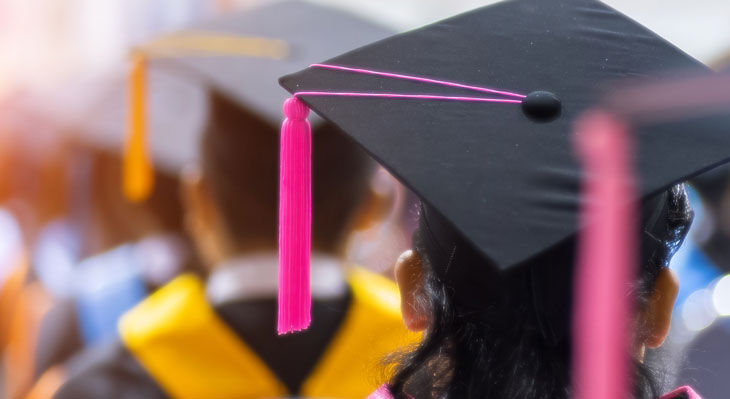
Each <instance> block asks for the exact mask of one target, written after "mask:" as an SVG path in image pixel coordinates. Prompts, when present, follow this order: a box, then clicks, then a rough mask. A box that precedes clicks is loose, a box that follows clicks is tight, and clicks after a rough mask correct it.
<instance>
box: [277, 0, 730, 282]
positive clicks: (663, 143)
mask: <svg viewBox="0 0 730 399" xmlns="http://www.w3.org/2000/svg"><path fill="white" fill-rule="evenodd" d="M323 64H326V65H324V66H322V65H313V66H311V67H309V68H307V69H304V70H302V71H301V72H297V73H294V74H291V75H288V76H285V77H283V78H281V79H280V83H281V84H282V86H283V87H285V88H286V89H287V90H289V91H290V92H292V93H295V94H296V93H301V94H297V95H296V96H297V98H298V99H299V100H301V101H302V102H303V103H305V104H306V105H307V106H308V107H310V108H311V109H312V110H313V111H314V112H316V113H317V114H319V115H320V116H322V117H324V118H325V119H327V120H329V121H331V122H332V123H334V124H335V125H337V126H338V127H339V128H341V130H343V131H344V132H345V133H346V134H348V135H349V136H351V137H352V138H353V139H354V140H356V141H357V142H358V143H360V144H361V145H362V146H363V147H364V148H365V149H366V150H367V151H369V153H370V154H371V155H372V156H373V157H374V158H376V159H377V160H378V161H379V162H380V163H381V164H383V165H384V166H385V167H386V168H388V169H389V170H390V171H391V172H392V173H393V174H394V175H395V176H396V177H397V178H398V179H400V180H401V181H402V182H403V183H404V184H406V185H407V186H408V187H410V188H411V189H412V190H413V191H414V192H415V193H416V194H418V195H419V196H420V198H421V199H422V200H423V201H424V203H425V204H426V205H427V206H429V207H430V208H432V209H435V210H437V212H438V213H440V214H441V215H442V216H443V217H444V218H445V219H446V220H447V221H448V222H450V224H452V225H453V227H454V228H456V230H457V231H458V232H460V233H461V234H462V235H463V236H464V237H466V238H467V239H468V240H469V241H471V243H472V244H473V245H474V246H475V247H476V248H477V249H478V250H479V251H480V253H481V254H482V255H483V256H485V257H486V258H488V259H489V260H491V261H492V262H493V263H494V264H495V265H496V266H497V267H498V268H499V269H509V268H511V267H513V266H515V265H519V264H521V263H523V262H525V261H527V260H529V259H531V258H534V257H536V256H539V255H540V254H542V253H545V252H546V251H548V250H549V249H551V248H553V247H555V246H556V245H558V244H559V243H561V242H564V241H565V240H567V239H569V238H570V237H573V236H574V235H575V234H576V232H577V231H578V230H579V228H580V227H579V226H578V224H579V222H578V210H579V205H580V202H581V195H580V186H581V184H580V183H581V180H582V172H581V168H580V165H579V162H578V159H577V158H576V155H575V153H574V146H573V144H572V134H573V130H574V129H573V124H574V122H575V120H576V118H578V116H579V115H581V114H582V113H583V112H584V111H586V110H587V109H589V108H592V107H594V106H597V105H600V103H601V99H602V98H603V96H604V95H605V94H607V93H608V94H609V95H610V94H611V93H612V92H613V91H614V90H616V85H615V84H614V82H615V81H617V80H621V79H626V78H652V77H657V76H662V75H666V74H667V71H673V70H683V71H706V67H705V66H704V65H702V64H701V63H700V62H698V61H696V60H694V59H693V58H691V57H690V56H688V55H687V54H685V53H684V52H682V51H681V50H679V49H678V48H676V47H675V46H673V45H672V44H670V43H668V42H667V41H665V40H664V39H662V38H661V37H659V36H657V35H656V34H654V33H653V32H651V31H649V30H648V29H646V28H645V27H643V26H641V25H640V24H638V23H637V22H635V21H633V20H631V19H630V18H628V17H626V16H625V15H623V14H621V13H620V12H618V11H616V10H614V9H612V8H610V7H609V6H607V5H605V4H603V3H601V2H599V1H594V0H556V1H539V0H513V1H505V2H502V3H498V4H495V5H491V6H487V7H483V8H479V9H476V10H474V11H471V12H467V13H465V14H462V15H458V16H456V17H453V18H450V19H446V20H443V21H440V22H437V23H435V24H432V25H429V26H426V27H423V28H421V29H417V30H414V31H411V32H407V33H404V34H400V35H396V36H393V37H390V38H388V39H385V40H382V41H379V42H376V43H374V44H371V45H368V46H365V47H362V48H359V49H357V50H354V51H351V52H348V53H346V54H344V55H341V56H338V57H335V58H333V59H330V60H328V61H325V62H323ZM332 66H334V67H332ZM341 67H345V68H344V69H343V68H341ZM428 79H430V80H428ZM465 86H470V87H465ZM472 86H474V87H472ZM475 87H476V88H475ZM480 88H481V89H480ZM484 89H490V90H493V91H490V90H484ZM503 92H507V93H506V94H505V93H503ZM308 93H309V94H308ZM333 93H334V94H333ZM384 93H385V94H384ZM429 96H433V97H431V98H428V97H429ZM388 97H390V98H388ZM465 97H468V98H465ZM475 98H482V99H483V98H493V99H503V100H509V101H507V102H492V101H490V100H477V99H475ZM652 126H653V127H652V128H649V127H647V128H646V129H644V130H642V131H641V132H640V134H638V135H637V137H636V143H635V148H634V155H633V162H634V165H635V167H636V170H637V173H638V180H639V181H638V183H639V187H638V191H639V193H640V196H641V198H647V197H650V196H652V195H653V194H656V193H659V192H662V191H664V190H665V189H666V188H668V187H670V186H671V185H674V184H676V183H678V182H680V181H683V180H686V179H687V178H689V177H691V176H693V175H695V174H697V173H699V172H700V171H702V170H705V169H708V168H710V167H712V166H714V165H716V164H719V163H721V162H725V161H727V159H728V156H729V155H730V151H728V148H730V147H729V146H728V145H730V136H727V135H722V136H718V135H716V134H714V133H716V132H714V133H707V134H705V133H698V134H696V133H695V132H694V131H693V130H692V129H691V126H692V124H691V123H690V124H685V125H683V126H681V127H672V128H671V129H670V128H668V126H660V125H657V124H654V125H652Z"/></svg>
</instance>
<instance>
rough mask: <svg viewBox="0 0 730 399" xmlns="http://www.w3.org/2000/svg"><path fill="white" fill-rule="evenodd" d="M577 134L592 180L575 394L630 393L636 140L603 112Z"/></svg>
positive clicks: (582, 255) (577, 308)
mask: <svg viewBox="0 0 730 399" xmlns="http://www.w3.org/2000/svg"><path fill="white" fill-rule="evenodd" d="M576 139H577V141H576V147H577V151H578V154H579V156H580V159H581V161H582V163H583V166H584V170H585V173H586V176H587V179H586V180H585V182H584V188H583V190H584V194H583V196H584V197H583V199H584V205H583V210H582V212H581V225H582V226H584V231H583V233H582V236H581V237H580V242H579V248H578V258H577V259H578V268H577V270H576V279H575V302H574V317H575V319H574V323H573V334H574V335H573V336H574V343H573V373H572V376H573V392H574V396H573V397H574V398H577V399H609V398H610V399H615V398H624V397H627V395H626V394H627V393H628V392H631V390H630V386H631V385H630V383H631V381H630V376H629V367H630V362H629V357H628V354H629V353H630V352H629V350H630V336H629V334H628V331H630V328H631V324H630V320H631V319H630V315H631V314H632V312H631V301H630V298H629V296H628V288H627V287H628V286H629V285H628V284H629V282H630V281H631V278H632V276H633V275H634V272H635V266H636V264H635V262H636V259H635V254H636V251H637V248H636V226H635V225H634V223H635V220H636V219H635V214H634V212H635V209H634V205H633V203H632V202H631V201H630V199H631V198H633V194H634V186H633V179H632V177H633V174H632V173H631V165H630V162H631V161H630V154H631V148H630V147H631V143H630V140H629V137H628V134H627V129H626V128H625V126H624V125H622V124H621V123H620V122H619V121H617V120H616V119H614V118H613V117H612V116H610V115H608V114H606V113H603V112H593V113H590V114H588V115H587V116H585V117H584V118H583V119H581V120H580V121H579V123H578V126H577V136H576ZM629 396H630V395H629Z"/></svg>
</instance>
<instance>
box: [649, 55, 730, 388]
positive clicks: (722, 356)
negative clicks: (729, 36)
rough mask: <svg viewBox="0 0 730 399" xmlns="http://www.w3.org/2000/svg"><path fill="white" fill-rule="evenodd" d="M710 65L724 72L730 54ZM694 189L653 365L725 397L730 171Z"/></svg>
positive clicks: (674, 379)
mask: <svg viewBox="0 0 730 399" xmlns="http://www.w3.org/2000/svg"><path fill="white" fill-rule="evenodd" d="M711 65H712V67H713V68H714V69H715V70H720V71H722V70H725V69H726V68H728V66H730V54H729V55H725V56H723V57H720V58H719V59H718V60H717V61H715V62H713V63H711ZM690 185H691V189H690V190H689V193H690V196H689V198H690V202H691V204H692V208H693V209H694V211H695V215H696V218H695V221H694V222H693V225H692V228H691V229H690V231H689V234H688V238H687V240H685V243H684V244H683V246H682V247H681V248H680V249H679V251H678V252H677V256H675V258H674V259H673V261H672V263H671V268H672V269H673V270H674V271H675V272H676V273H677V275H678V277H679V279H680V281H682V284H681V285H680V290H679V295H678V297H677V302H676V305H675V308H674V313H675V317H674V318H673V321H672V328H671V330H670V334H669V336H668V338H667V345H666V347H665V348H663V349H662V350H661V351H659V353H657V354H656V356H655V357H654V358H653V359H651V361H657V362H663V363H664V364H668V365H669V366H670V367H669V371H670V372H669V374H668V375H667V376H666V380H667V381H666V384H679V385H692V386H694V387H696V388H697V390H698V391H699V392H700V393H702V395H703V397H706V398H710V399H714V398H722V397H725V396H726V395H727V392H730V381H728V378H727V376H729V375H730V318H729V317H728V316H730V278H727V277H726V276H728V274H730V168H728V167H720V168H717V169H715V170H712V171H709V172H706V173H704V174H702V175H700V176H698V177H696V178H694V179H692V180H691V181H690ZM667 360H669V361H667Z"/></svg>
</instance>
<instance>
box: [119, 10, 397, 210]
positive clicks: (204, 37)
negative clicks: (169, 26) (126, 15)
mask: <svg viewBox="0 0 730 399" xmlns="http://www.w3.org/2000/svg"><path fill="white" fill-rule="evenodd" d="M391 33H392V32H391V31H388V30H387V29H385V28H383V27H381V26H378V25H376V24H374V23H371V22H369V21H366V20H364V19H361V18H358V17H355V16H353V15H350V14H348V13H345V12H342V11H338V10H334V9H331V8H327V7H323V6H318V5H314V4H309V3H305V2H294V1H284V2H277V3H274V4H270V5H267V6H262V7H258V8H254V9H250V10H245V11H242V12H237V13H232V14H228V15H224V16H221V17H218V18H215V19H212V20H208V21H204V22H202V23H198V24H194V25H191V26H189V27H187V28H186V29H184V30H181V31H178V32H173V33H171V34H168V35H164V36H161V37H157V38H155V39H153V40H150V41H149V42H147V43H144V44H142V45H140V46H138V47H137V48H135V49H134V50H133V52H132V60H133V63H132V69H131V73H130V81H129V83H130V87H129V89H130V90H129V93H128V94H125V91H123V90H119V91H118V92H117V94H118V98H116V99H114V100H113V101H115V104H116V106H115V107H113V109H115V110H117V111H116V112H118V114H119V115H115V117H114V120H119V116H123V115H126V116H127V118H128V120H129V121H128V123H120V124H119V125H118V127H117V128H116V129H115V131H118V130H120V129H121V130H122V131H123V132H124V131H126V133H127V142H126V143H127V144H126V145H127V149H126V151H127V154H128V156H127V157H126V158H125V162H128V164H127V166H125V170H126V171H127V172H125V173H127V174H128V175H130V176H131V178H129V179H127V180H135V179H138V180H141V181H140V182H137V183H135V182H132V183H131V185H130V187H131V188H130V189H129V190H126V189H125V191H127V192H128V196H129V197H130V199H133V200H142V199H144V198H145V197H146V195H147V193H148V192H149V190H150V184H151V183H150V181H149V179H148V177H146V174H147V172H145V169H147V168H148V167H147V166H146V165H145V163H147V162H148V161H146V160H145V158H146V157H149V155H146V154H145V153H146V152H147V151H148V149H147V148H146V145H145V141H146V140H147V138H148V137H149V140H150V143H151V144H152V148H151V157H150V158H152V159H153V160H154V161H155V162H158V158H159V157H158V153H159V154H161V155H162V160H163V162H167V161H172V162H174V163H175V164H180V163H184V161H190V160H194V159H196V156H195V155H196V154H197V148H198V141H199V138H200V135H201V132H202V130H203V127H204V125H205V122H206V120H207V118H208V117H209V108H210V106H209V104H207V103H206V101H208V100H209V97H208V94H209V93H211V92H215V93H217V94H222V95H223V96H225V97H226V98H227V99H230V100H233V102H234V103H235V104H237V105H239V106H240V108H241V110H242V111H245V112H249V113H250V114H252V115H255V116H257V117H259V118H261V119H262V120H263V121H264V122H268V123H270V124H271V126H272V127H275V126H278V124H279V121H280V119H281V102H282V100H283V99H284V98H285V97H286V92H285V91H284V90H282V89H281V88H280V87H279V86H278V85H277V84H276V79H277V78H278V77H279V76H281V75H282V74H284V73H286V72H288V71H291V70H296V69H299V68H303V67H306V66H307V65H309V64H311V63H312V62H315V61H317V60H320V59H322V58H325V57H330V56H332V55H335V54H338V53H340V52H343V51H346V50H348V49H350V48H352V47H356V46H359V45H362V44H365V43H369V42H371V41H374V40H378V39H381V38H383V37H386V36H387V35H389V34H391ZM196 86H197V88H196ZM112 112H115V111H112ZM140 153H141V154H140ZM129 154H132V155H131V156H130V155H129ZM130 158H131V159H132V161H129V159H130ZM178 168H179V166H178ZM126 185H127V183H125V186H126Z"/></svg>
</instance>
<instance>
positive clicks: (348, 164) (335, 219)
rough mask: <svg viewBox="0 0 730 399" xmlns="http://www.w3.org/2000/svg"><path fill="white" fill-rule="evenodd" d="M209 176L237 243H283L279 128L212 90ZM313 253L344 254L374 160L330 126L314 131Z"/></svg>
mask: <svg viewBox="0 0 730 399" xmlns="http://www.w3.org/2000/svg"><path fill="white" fill-rule="evenodd" d="M210 109H211V112H210V117H209V119H208V123H207V126H206V129H205V131H204V135H203V139H202V173H203V177H204V179H205V181H206V183H207V184H208V185H209V186H210V190H211V192H212V195H213V197H214V198H213V199H214V201H215V202H216V204H217V205H218V207H219V209H220V211H221V213H222V216H223V218H224V222H225V225H226V226H225V227H226V228H227V230H228V233H229V234H230V236H231V238H233V239H234V240H236V241H237V242H240V243H243V244H245V242H246V241H249V240H251V239H255V240H258V241H259V242H261V241H264V242H266V243H269V244H271V245H272V246H275V245H276V236H277V225H278V224H277V220H276V219H277V214H278V200H277V198H278V197H277V196H278V185H279V132H278V127H276V126H274V125H272V124H271V123H268V122H266V121H265V120H263V119H262V118H260V117H258V116H257V115H255V114H253V113H251V112H248V111H247V110H245V109H244V108H242V107H240V106H239V105H237V104H235V103H234V102H232V101H231V100H230V99H228V98H227V97H225V96H224V95H222V94H218V93H215V92H213V93H211V95H210ZM312 154H313V155H312V180H313V186H312V201H313V216H312V217H313V219H312V248H313V249H314V250H320V251H325V252H332V251H334V250H337V249H338V246H339V245H340V244H341V242H342V240H343V238H345V237H344V236H345V233H346V232H347V230H348V229H349V228H350V223H351V221H352V216H353V214H354V212H355V211H356V210H357V209H358V207H359V206H360V205H361V203H362V201H363V199H364V198H365V196H366V195H367V193H368V190H369V187H370V178H371V175H372V173H373V171H374V162H373V161H372V160H371V159H370V157H369V156H368V155H367V154H366V153H365V152H364V151H363V150H362V149H360V148H359V147H358V146H357V145H356V144H355V143H354V142H352V141H351V140H350V139H349V138H347V137H346V136H345V135H344V134H342V133H340V132H338V131H337V129H336V128H335V127H333V126H332V125H329V124H319V125H318V127H316V128H314V130H313V134H312Z"/></svg>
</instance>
